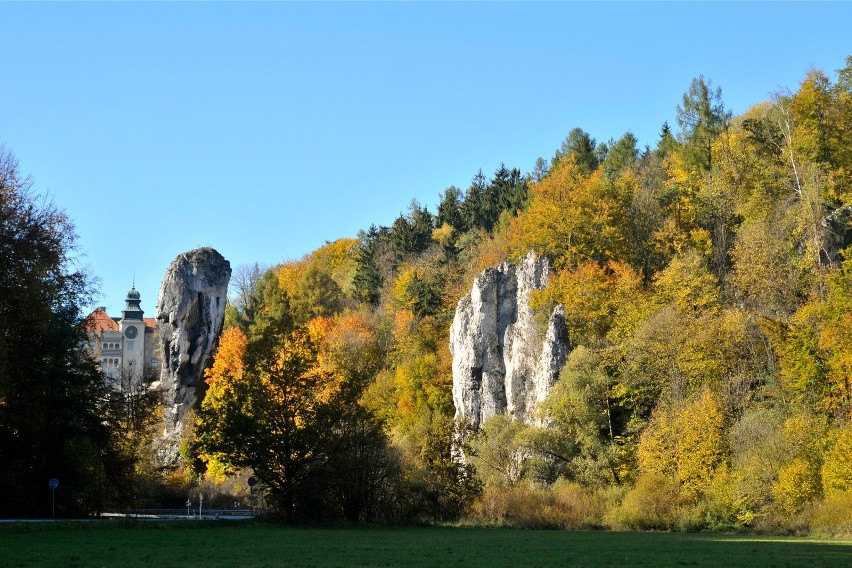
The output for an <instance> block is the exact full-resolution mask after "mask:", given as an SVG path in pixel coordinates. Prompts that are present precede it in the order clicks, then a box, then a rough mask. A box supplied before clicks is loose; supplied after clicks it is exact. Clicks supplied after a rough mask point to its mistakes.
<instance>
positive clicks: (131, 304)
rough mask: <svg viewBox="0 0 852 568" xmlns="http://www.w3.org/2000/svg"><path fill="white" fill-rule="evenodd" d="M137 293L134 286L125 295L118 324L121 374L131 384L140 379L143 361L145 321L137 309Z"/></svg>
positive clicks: (140, 309)
mask: <svg viewBox="0 0 852 568" xmlns="http://www.w3.org/2000/svg"><path fill="white" fill-rule="evenodd" d="M139 302H140V300H139V292H137V291H136V286H135V285H134V286H133V288H131V289H130V291H129V292H128V293H127V298H126V299H125V306H124V310H123V311H122V312H121V320H120V321H119V322H118V325H119V330H120V331H121V334H122V338H123V341H122V344H123V345H122V358H121V361H122V365H121V367H122V374H123V375H124V376H125V377H127V378H128V379H129V380H130V381H131V382H132V383H133V384H136V383H138V382H139V381H140V380H141V379H142V375H143V372H144V368H143V365H144V361H145V321H144V320H143V319H142V314H143V312H142V308H140V307H139Z"/></svg>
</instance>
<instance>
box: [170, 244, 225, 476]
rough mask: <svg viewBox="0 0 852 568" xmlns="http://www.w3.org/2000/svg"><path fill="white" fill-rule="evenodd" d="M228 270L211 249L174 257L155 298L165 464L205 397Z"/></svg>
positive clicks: (221, 319)
mask: <svg viewBox="0 0 852 568" xmlns="http://www.w3.org/2000/svg"><path fill="white" fill-rule="evenodd" d="M230 279H231V264H230V263H229V262H228V261H227V260H225V258H224V257H223V256H222V255H221V254H219V253H218V252H217V251H215V250H214V249H212V248H199V249H195V250H192V251H189V252H185V253H183V254H181V255H179V256H178V257H177V258H176V259H175V260H174V261H173V262H172V263H171V264H170V265H169V268H168V270H166V276H165V278H163V283H162V284H161V285H160V295H159V297H158V298H157V320H159V321H158V327H159V331H160V355H161V360H162V361H163V366H162V369H161V371H160V382H161V388H162V391H163V405H164V415H165V432H164V439H163V441H164V444H163V445H162V447H161V450H160V454H161V458H162V459H163V461H164V462H165V463H174V462H176V461H177V459H178V452H177V446H178V443H179V442H180V436H181V434H182V433H183V430H184V428H185V427H186V426H187V424H185V423H184V422H185V418H186V416H187V414H188V413H189V412H190V411H191V410H193V409H194V408H195V407H196V406H197V404H198V403H199V401H200V398H201V396H202V395H203V392H204V387H205V383H204V369H205V368H207V367H209V366H210V365H211V364H212V362H213V356H214V354H215V353H216V348H217V347H218V344H219V334H220V333H221V332H222V324H223V323H224V320H225V302H226V298H227V294H228V281H229V280H230Z"/></svg>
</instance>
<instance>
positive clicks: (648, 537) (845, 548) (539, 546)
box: [0, 521, 852, 568]
mask: <svg viewBox="0 0 852 568" xmlns="http://www.w3.org/2000/svg"><path fill="white" fill-rule="evenodd" d="M0 565H2V566H16V567H27V566H55V567H62V568H72V567H75V566H76V567H98V566H117V567H122V568H131V567H135V566H139V567H143V566H144V567H146V568H148V567H154V568H160V567H180V568H191V567H196V566H197V567H218V566H229V567H231V566H252V567H262V566H315V567H323V566H464V567H475V566H761V567H762V566H826V567H831V568H840V567H852V541H818V540H813V539H802V538H783V537H757V536H739V535H737V536H733V535H721V534H712V533H626V532H625V533H620V532H603V531H601V532H568V531H555V530H553V531H549V530H520V529H496V528H455V527H422V528H289V527H281V526H274V525H266V524H255V523H245V524H229V523H225V522H223V521H218V522H216V521H212V522H173V523H145V524H139V525H136V526H133V527H127V526H124V525H123V524H122V523H111V524H107V523H105V522H97V523H74V524H71V523H61V524H34V525H24V526H22V525H5V526H0Z"/></svg>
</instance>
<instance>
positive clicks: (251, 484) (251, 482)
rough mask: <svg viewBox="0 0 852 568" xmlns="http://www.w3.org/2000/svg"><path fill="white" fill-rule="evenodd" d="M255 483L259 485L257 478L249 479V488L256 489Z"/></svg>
mask: <svg viewBox="0 0 852 568" xmlns="http://www.w3.org/2000/svg"><path fill="white" fill-rule="evenodd" d="M255 483H257V480H256V479H255V478H253V477H249V478H248V486H249V487H254V484H255Z"/></svg>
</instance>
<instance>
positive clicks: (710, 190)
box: [0, 57, 852, 532]
mask: <svg viewBox="0 0 852 568" xmlns="http://www.w3.org/2000/svg"><path fill="white" fill-rule="evenodd" d="M685 87H687V88H688V90H687V91H686V92H685V93H684V94H683V96H682V99H681V100H680V104H677V123H676V124H673V125H669V124H663V125H661V131H660V135H659V139H658V140H657V141H656V144H655V146H654V147H649V146H645V147H644V148H640V147H638V141H637V140H636V138H635V137H634V136H633V134H631V133H630V132H629V131H627V132H626V133H625V134H624V135H623V136H622V137H621V138H619V139H617V140H614V139H612V140H608V141H606V142H599V141H596V140H595V139H594V137H593V134H592V133H588V132H585V131H584V130H582V129H581V128H575V129H574V130H571V131H570V133H569V134H568V136H567V138H566V139H565V141H564V142H563V143H562V145H561V147H560V148H559V149H558V150H557V151H556V153H555V155H554V156H553V157H552V158H550V159H541V158H540V159H539V160H538V161H537V162H536V164H535V165H534V167H533V169H532V171H531V172H529V173H522V172H521V170H520V169H517V168H510V167H507V166H505V165H500V167H499V168H497V170H496V171H495V172H494V173H493V174H491V175H490V176H489V175H486V174H485V173H483V172H482V171H479V172H478V173H476V175H474V177H473V179H472V182H471V185H470V186H469V187H468V188H466V189H459V188H456V187H449V188H447V189H445V190H444V191H443V192H441V193H440V195H439V198H438V202H437V206H436V207H435V208H434V209H433V210H430V209H429V208H428V207H426V206H424V205H422V204H420V203H417V202H412V203H411V204H410V206H409V209H408V211H407V212H406V213H405V214H402V215H400V216H399V218H397V219H396V220H395V221H394V222H393V224H392V225H391V226H389V227H386V226H371V227H369V228H368V229H365V230H364V231H362V232H361V233H360V234H359V235H358V236H357V238H341V239H338V240H334V241H329V242H328V243H327V244H325V245H324V246H322V247H320V248H319V249H317V250H315V251H313V252H312V253H310V254H308V255H306V256H305V257H304V258H302V259H299V260H294V261H290V262H285V263H282V264H280V265H277V266H273V267H269V268H266V267H258V266H243V267H240V268H239V269H238V270H237V271H236V272H235V275H234V278H233V281H232V284H233V294H232V298H231V301H230V304H229V306H228V310H227V313H226V322H225V331H224V332H223V335H222V337H221V341H220V346H219V351H218V354H217V356H216V359H215V363H214V365H213V367H212V368H211V369H209V370H208V371H207V382H208V385H209V388H208V391H207V393H206V396H205V398H204V400H203V403H202V405H201V408H200V409H199V410H198V412H197V416H196V425H195V428H194V431H192V432H189V433H188V434H187V437H186V439H185V441H184V443H183V445H182V456H183V458H184V462H185V464H186V466H185V468H184V469H183V470H180V471H177V472H172V473H170V474H168V475H167V476H165V477H163V474H162V473H161V472H157V471H155V470H154V468H153V467H152V466H151V465H150V464H148V465H146V463H145V460H144V459H141V458H140V457H139V455H140V454H139V452H138V450H139V448H140V447H141V446H142V445H144V439H145V436H144V435H142V433H141V431H142V430H144V425H141V426H139V427H138V428H136V429H133V428H130V427H129V426H128V427H127V431H126V432H125V433H124V434H122V435H121V436H119V442H117V446H116V447H121V448H124V449H123V452H124V453H117V454H115V455H116V456H118V455H122V456H124V455H128V456H130V457H128V458H127V460H125V461H126V462H127V464H131V465H133V467H135V468H136V478H135V479H137V481H136V483H137V485H136V486H135V487H136V488H135V489H134V490H133V493H134V495H136V494H138V495H142V494H144V493H145V492H146V491H149V493H151V494H153V493H156V491H154V490H151V487H152V486H154V485H157V483H160V484H162V480H165V481H166V483H165V486H166V487H171V488H172V489H171V490H170V491H172V492H173V493H174V495H173V496H172V497H174V496H179V498H180V499H183V498H184V496H185V491H186V488H187V487H195V486H196V485H197V484H198V483H202V484H203V487H205V488H206V489H205V491H208V492H211V491H212V492H217V491H218V492H220V493H223V494H224V493H227V492H228V491H231V492H232V495H237V494H239V493H240V492H243V493H244V492H245V489H244V482H245V479H246V478H247V477H248V476H249V475H252V476H253V477H255V478H256V479H257V480H258V485H257V486H256V487H255V489H254V491H255V494H254V495H253V496H252V498H253V499H263V500H264V503H265V506H267V507H269V508H270V509H273V510H275V511H277V512H279V513H280V514H281V515H282V516H283V517H284V519H285V520H287V521H289V522H299V521H313V520H330V519H347V520H351V521H393V522H400V521H446V520H458V519H467V520H470V521H472V522H477V523H495V524H505V525H518V526H557V527H571V528H580V527H613V528H648V529H657V528H681V529H687V528H740V527H742V528H755V529H762V530H787V529H795V530H799V529H802V530H805V529H808V528H810V529H814V530H824V531H828V532H831V531H835V532H836V531H843V530H845V531H849V530H852V529H850V527H849V519H850V518H852V334H850V331H849V330H850V329H852V248H851V247H852V57H849V58H847V60H846V67H845V68H844V69H841V70H838V71H837V72H836V73H834V74H832V75H831V76H830V75H828V74H826V73H824V72H822V71H810V72H808V73H807V74H806V76H805V77H804V79H803V81H802V83H801V84H800V85H799V86H798V88H796V89H795V90H794V91H782V92H778V93H776V94H775V95H773V96H772V97H771V99H770V100H768V101H765V102H761V103H759V104H756V105H755V106H753V107H752V108H750V109H749V110H747V111H746V112H744V113H743V114H741V115H739V116H734V115H733V114H732V113H731V112H730V111H729V110H728V109H727V107H726V106H725V103H724V99H723V93H722V91H721V89H719V88H717V87H715V86H714V85H713V84H712V82H711V81H710V80H708V79H705V78H704V77H698V78H696V79H695V80H694V81H693V82H692V84H691V85H685ZM672 95H673V97H672V99H673V106H674V104H676V102H677V100H678V94H677V93H673V94H672ZM628 127H629V125H625V128H628ZM4 183H6V182H4ZM329 236H330V238H334V237H336V235H329ZM531 250H534V251H536V252H537V253H539V254H541V255H544V256H545V257H546V258H547V259H548V261H549V262H550V265H551V266H552V272H551V274H552V275H551V278H550V281H549V283H548V285H547V287H546V288H544V289H542V290H539V291H537V292H535V293H534V294H533V297H532V300H531V307H532V308H533V309H534V310H535V311H536V313H539V314H541V317H542V318H545V319H546V318H547V317H548V315H549V314H550V313H551V312H552V311H553V307H554V305H556V304H561V305H563V306H564V310H565V314H566V321H567V326H568V339H569V343H570V353H569V355H568V358H567V362H566V364H565V366H564V368H563V369H562V371H561V374H560V378H559V381H558V382H557V383H556V385H555V386H554V387H553V389H552V390H551V392H550V394H549V395H548V397H547V399H546V400H545V402H544V403H543V404H542V405H541V407H540V408H539V416H540V423H541V424H544V426H534V425H527V424H522V423H520V422H517V421H512V420H510V419H509V418H507V417H505V416H495V417H493V418H491V419H490V420H488V421H487V422H486V423H485V424H484V425H483V428H482V430H481V431H479V432H473V431H470V429H468V428H466V427H465V425H464V424H455V423H454V419H453V417H454V413H455V410H454V408H453V400H452V392H451V387H452V380H453V379H452V370H451V367H452V359H451V355H450V351H449V346H448V343H449V329H450V324H451V322H452V319H453V315H454V311H455V306H456V303H457V302H458V300H459V299H460V298H461V297H462V296H463V295H464V294H465V293H466V292H467V291H468V290H469V289H470V287H471V284H472V282H473V280H474V278H475V277H476V276H477V275H478V274H479V273H480V272H481V271H482V270H483V269H485V268H487V267H490V266H493V265H495V264H498V263H500V262H502V261H504V260H507V259H508V260H510V261H517V260H519V259H520V258H522V257H524V256H525V255H526V254H527V253H528V252H529V251H531ZM59 284H62V286H65V288H63V287H62V286H58V287H56V288H55V290H56V291H57V293H62V291H63V290H67V289H68V286H72V285H73V284H74V282H73V281H70V283H69V282H67V281H65V280H60V281H59ZM72 288H73V286H72ZM75 290H76V289H75ZM2 345H4V344H0V346H2ZM11 353H12V350H11V347H4V350H2V351H0V355H2V356H3V357H4V358H5V359H3V364H4V365H5V364H6V359H8V360H9V361H12V359H11V358H10V357H11ZM15 361H17V359H15ZM13 363H14V361H13ZM9 364H12V363H9ZM15 364H17V363H15ZM75 364H81V365H82V363H75ZM50 369H51V368H48V367H45V370H44V373H47V372H50ZM90 371H91V370H86V372H90ZM39 372H40V373H41V371H39ZM3 376H4V375H2V374H0V378H2V377H3ZM34 380H35V379H34ZM10 392H11V391H10ZM0 394H2V396H0V415H2V413H6V411H7V409H8V408H10V407H9V405H8V400H10V399H9V396H11V395H10V394H9V393H7V392H3V393H0ZM51 400H52V399H51ZM48 402H49V401H48ZM48 402H46V403H45V404H48ZM7 414H8V413H7ZM87 424H90V426H91V427H92V431H93V432H94V431H95V430H97V428H95V425H96V424H97V421H94V422H92V421H91V420H90V422H88V423H87ZM48 434H50V433H49V432H44V435H45V436H47V435H48ZM95 434H97V435H98V436H106V435H107V434H105V433H100V431H98V432H95V433H93V434H91V436H90V437H91V438H92V440H96V439H97V440H100V438H97V436H95ZM4 435H5V434H4ZM7 437H8V436H7ZM9 439H10V440H11V439H12V438H11V437H10V438H9ZM104 439H105V438H104ZM105 440H106V439H105ZM140 440H143V441H140ZM4 443H6V442H4ZM9 443H10V444H11V442H9ZM87 444H88V445H87V446H86V448H87V451H89V452H92V453H93V454H94V453H97V451H99V450H98V448H100V447H101V446H98V445H97V444H96V443H95V441H90V442H88V443H87ZM103 444H104V446H103V447H107V446H106V441H104V442H103ZM7 445H8V444H7ZM110 447H111V446H110ZM134 452H136V453H134ZM116 459H117V458H116ZM134 460H135V461H134ZM105 464H106V460H105V459H101V461H100V462H98V465H97V466H96V470H97V471H102V468H103V467H104V465H105ZM134 464H135V465H134ZM24 465H25V464H22V465H21V467H24ZM107 465H108V464H107ZM98 468H101V469H98ZM125 469H127V468H126V467H125ZM93 471H94V470H93ZM158 476H159V477H158ZM158 479H159V480H160V481H157V480H158ZM235 480H238V481H235ZM143 481H144V483H143ZM128 483H129V482H128ZM235 487H241V488H240V489H234V488H235ZM98 491H99V492H100V491H101V490H100V485H98ZM230 498H231V497H230V496H229V499H230ZM97 503H98V506H99V505H100V500H98V501H97ZM181 504H182V501H181ZM81 506H82V505H81ZM844 523H845V529H844V528H843V526H844ZM838 527H840V528H838Z"/></svg>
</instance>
